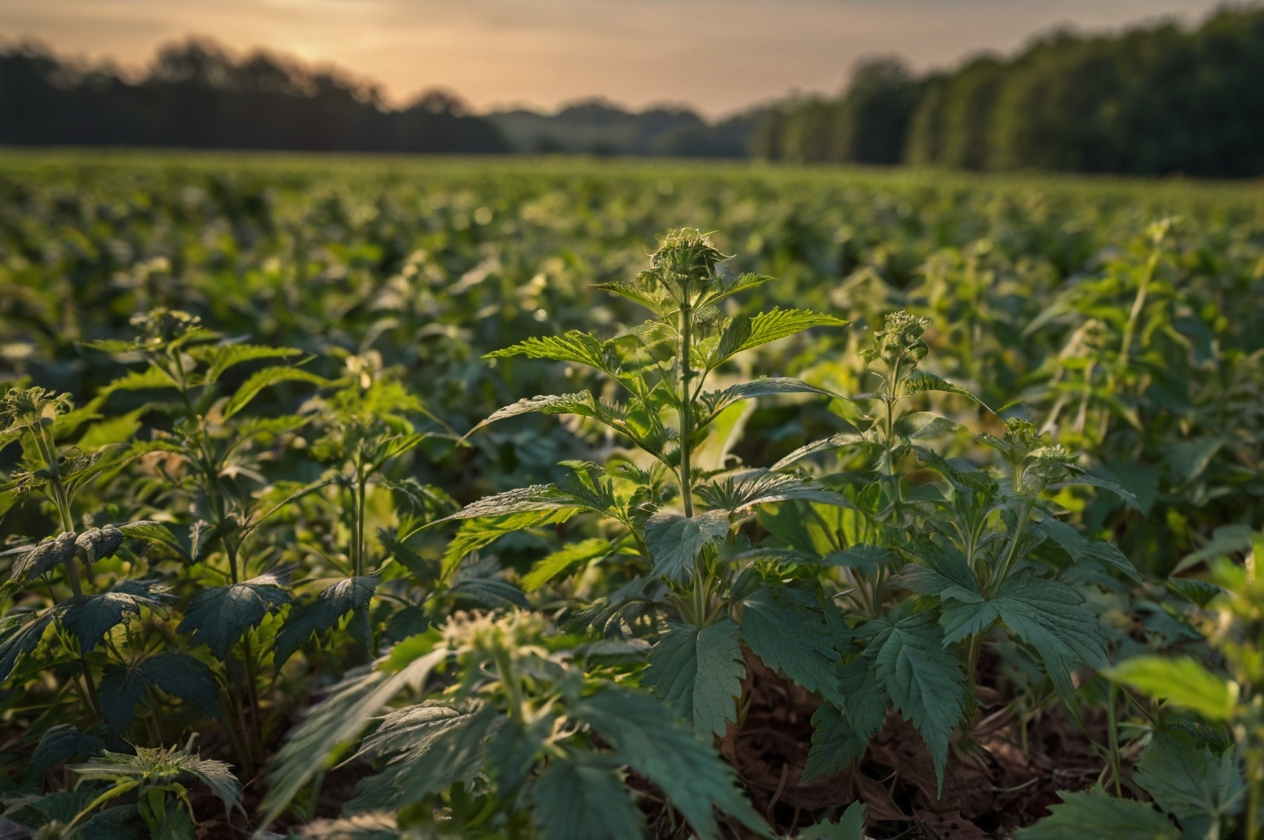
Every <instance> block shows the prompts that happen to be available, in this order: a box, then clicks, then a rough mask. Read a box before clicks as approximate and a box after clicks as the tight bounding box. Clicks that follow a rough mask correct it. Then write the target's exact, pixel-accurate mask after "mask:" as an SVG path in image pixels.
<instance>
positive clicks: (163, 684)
mask: <svg viewBox="0 0 1264 840" xmlns="http://www.w3.org/2000/svg"><path fill="white" fill-rule="evenodd" d="M137 671H138V672H139V673H140V675H141V677H143V678H144V679H145V681H146V682H148V683H150V684H151V685H153V686H155V687H157V688H160V689H162V690H163V691H165V692H166V693H167V694H170V695H171V696H172V697H179V698H180V699H181V700H188V701H189V702H190V703H195V704H196V705H197V706H198V707H199V708H200V709H201V710H202V711H204V712H206V713H207V714H208V715H210V716H211V717H213V718H217V719H218V718H222V717H223V716H224V710H223V709H222V708H220V704H219V686H218V684H217V683H216V682H215V674H214V673H213V672H212V671H211V669H210V667H208V666H207V665H206V663H205V662H202V661H201V660H199V659H195V658H194V657H192V656H189V655H188V654H187V653H179V652H174V651H173V652H168V653H160V654H158V655H157V656H151V657H149V658H148V659H146V660H144V661H143V662H141V663H140V665H139V666H138V667H137Z"/></svg>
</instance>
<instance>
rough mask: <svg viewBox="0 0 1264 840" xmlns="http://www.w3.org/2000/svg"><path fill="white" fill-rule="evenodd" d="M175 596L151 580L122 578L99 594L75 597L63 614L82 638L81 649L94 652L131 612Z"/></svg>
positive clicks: (159, 604)
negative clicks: (154, 584) (104, 637)
mask: <svg viewBox="0 0 1264 840" xmlns="http://www.w3.org/2000/svg"><path fill="white" fill-rule="evenodd" d="M170 599H171V596H169V595H166V594H165V593H163V592H162V591H161V590H158V589H154V588H152V582H151V581H143V580H121V581H119V582H118V583H116V584H114V585H113V586H111V587H110V588H109V589H108V590H106V591H105V592H102V593H100V594H99V595H88V596H83V597H82V599H80V598H72V599H70V600H69V601H66V602H63V603H65V604H67V606H66V608H65V612H64V613H63V614H62V625H63V626H65V628H66V629H67V630H69V631H70V632H71V633H73V634H74V635H75V636H76V637H78V639H79V649H80V651H82V652H83V653H90V652H91V651H92V649H93V648H95V647H96V646H97V643H98V642H100V641H101V638H102V637H103V636H104V635H105V634H106V633H107V632H109V630H110V629H111V628H113V627H117V626H118V625H119V624H122V623H123V620H124V616H125V615H127V614H128V613H130V614H132V615H140V608H141V607H142V606H145V607H149V608H151V609H155V608H157V607H160V606H162V604H163V603H164V602H166V601H168V600H170Z"/></svg>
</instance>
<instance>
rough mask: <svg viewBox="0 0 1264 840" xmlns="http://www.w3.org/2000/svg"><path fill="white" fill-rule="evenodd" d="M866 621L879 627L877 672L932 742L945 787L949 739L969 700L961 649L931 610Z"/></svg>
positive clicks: (873, 648)
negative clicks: (948, 641)
mask: <svg viewBox="0 0 1264 840" xmlns="http://www.w3.org/2000/svg"><path fill="white" fill-rule="evenodd" d="M866 627H867V628H869V629H876V630H877V632H876V634H875V635H874V636H873V638H872V640H871V641H870V642H869V646H868V647H867V648H866V650H865V655H866V656H869V657H872V658H873V662H874V667H875V673H876V674H877V676H878V679H879V680H880V681H881V682H882V684H883V685H884V687H885V688H886V693H887V695H888V696H889V697H890V698H891V702H892V704H893V705H894V706H895V708H896V710H897V711H899V712H900V714H902V715H903V716H904V717H905V718H906V719H907V720H909V721H910V722H911V723H912V724H913V726H914V727H916V728H917V731H918V733H919V734H920V735H921V736H922V740H923V741H925V742H926V748H927V749H928V750H929V751H930V755H931V760H932V761H933V762H934V764H935V775H936V777H937V778H938V779H939V786H940V789H941V792H942V788H943V782H944V768H945V767H946V766H947V763H948V739H949V737H950V736H951V735H952V729H953V727H954V726H957V725H958V724H959V723H961V721H962V720H963V719H964V717H965V710H966V706H967V702H968V701H967V698H968V692H967V690H966V675H965V669H964V668H963V667H962V664H961V656H960V653H959V652H958V650H957V649H956V648H955V647H949V648H945V646H944V641H943V633H942V632H941V631H940V629H939V625H938V624H937V623H936V621H935V616H934V615H933V614H931V613H917V614H916V615H911V616H908V617H906V618H902V619H900V620H899V621H897V622H895V623H891V622H890V621H888V620H887V619H875V620H873V621H870V622H868V624H867V625H866Z"/></svg>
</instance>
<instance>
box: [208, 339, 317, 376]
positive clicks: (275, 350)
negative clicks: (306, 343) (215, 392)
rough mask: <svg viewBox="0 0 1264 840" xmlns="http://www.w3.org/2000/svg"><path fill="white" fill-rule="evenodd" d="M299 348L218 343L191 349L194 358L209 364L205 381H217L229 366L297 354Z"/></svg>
mask: <svg viewBox="0 0 1264 840" xmlns="http://www.w3.org/2000/svg"><path fill="white" fill-rule="evenodd" d="M300 352H302V351H300V350H295V349H294V348H292V347H266V346H264V345H262V344H219V345H215V346H211V347H199V348H196V349H195V350H193V351H191V354H192V355H193V357H194V358H196V359H198V360H200V361H202V362H204V363H206V364H207V365H209V367H207V369H206V382H207V383H208V384H209V383H212V382H215V381H217V380H218V379H219V378H220V377H221V376H223V375H224V372H225V371H226V370H228V369H229V368H231V367H234V366H236V365H240V364H243V363H245V362H253V361H257V360H258V359H281V358H285V357H287V356H297V355H298V354H299V353H300Z"/></svg>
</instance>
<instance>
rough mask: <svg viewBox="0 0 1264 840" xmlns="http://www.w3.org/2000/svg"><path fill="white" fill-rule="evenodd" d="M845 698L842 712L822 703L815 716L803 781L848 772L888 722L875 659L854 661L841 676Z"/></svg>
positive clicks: (845, 668) (840, 684)
mask: <svg viewBox="0 0 1264 840" xmlns="http://www.w3.org/2000/svg"><path fill="white" fill-rule="evenodd" d="M838 684H839V686H840V688H841V689H842V692H843V694H844V695H845V696H846V701H845V703H844V705H843V707H842V708H841V709H840V708H838V707H836V706H834V705H833V704H831V703H822V704H821V706H820V707H819V708H818V709H817V711H816V713H815V714H813V715H812V748H811V750H810V751H809V752H808V760H807V766H806V767H805V768H804V771H803V781H804V782H807V781H811V780H812V779H815V778H817V777H819V776H828V775H831V774H833V773H838V772H841V771H843V770H846V769H847V768H848V767H850V766H851V765H852V764H853V763H854V762H855V761H857V760H858V759H859V758H860V757H861V756H862V755H864V753H865V747H867V746H868V744H869V739H870V738H872V737H873V736H874V735H875V734H876V733H877V732H878V730H880V729H882V727H883V726H884V725H886V722H887V694H886V691H885V690H884V688H883V684H882V680H881V679H880V678H879V677H878V673H877V666H876V664H875V663H874V661H873V658H872V657H868V656H864V657H861V658H859V659H853V660H852V661H851V662H848V663H847V664H846V665H844V666H843V669H842V670H841V671H840V672H839V674H838Z"/></svg>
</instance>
